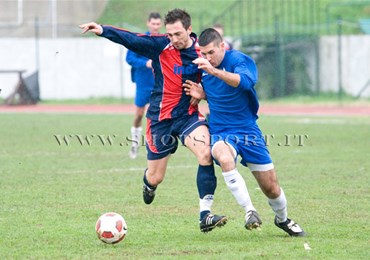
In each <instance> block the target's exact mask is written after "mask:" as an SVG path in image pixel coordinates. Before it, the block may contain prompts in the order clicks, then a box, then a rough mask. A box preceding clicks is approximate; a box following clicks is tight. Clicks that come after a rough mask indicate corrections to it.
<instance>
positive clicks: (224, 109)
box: [202, 50, 259, 134]
mask: <svg viewBox="0 0 370 260" xmlns="http://www.w3.org/2000/svg"><path fill="white" fill-rule="evenodd" d="M217 68H218V69H220V70H225V71H228V72H231V73H236V74H239V75H240V84H239V86H237V87H236V88H235V87H232V86H230V85H228V84H227V83H225V82H224V81H223V80H221V79H219V78H217V77H215V76H212V75H208V74H207V73H206V72H203V77H202V79H203V88H204V91H205V93H206V95H207V101H208V106H209V110H210V115H209V126H210V132H211V134H217V133H219V132H224V131H228V130H233V131H237V129H245V127H248V126H251V125H253V124H255V123H256V120H257V119H258V116H257V111H258V107H259V103H258V98H257V94H256V91H255V89H254V85H255V84H256V82H257V79H258V73H257V67H256V64H255V63H254V61H253V60H252V58H250V57H249V56H247V55H245V54H244V53H242V52H240V51H237V50H230V51H226V52H225V57H224V59H223V61H222V62H221V64H220V65H219V66H218V67H217Z"/></svg>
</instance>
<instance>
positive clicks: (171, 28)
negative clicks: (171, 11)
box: [166, 21, 193, 50]
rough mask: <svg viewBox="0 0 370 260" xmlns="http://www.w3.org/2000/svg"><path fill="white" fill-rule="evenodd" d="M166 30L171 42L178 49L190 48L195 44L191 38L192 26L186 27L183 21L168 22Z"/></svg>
mask: <svg viewBox="0 0 370 260" xmlns="http://www.w3.org/2000/svg"><path fill="white" fill-rule="evenodd" d="M166 32H167V34H168V38H169V39H170V41H171V43H172V44H173V46H174V47H175V48H176V49H178V50H182V49H186V48H189V47H191V45H192V44H193V41H192V40H191V38H190V33H191V26H190V27H189V29H185V28H184V26H183V24H182V22H181V21H176V22H175V23H173V24H166Z"/></svg>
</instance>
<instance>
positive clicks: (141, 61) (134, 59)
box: [126, 50, 149, 69]
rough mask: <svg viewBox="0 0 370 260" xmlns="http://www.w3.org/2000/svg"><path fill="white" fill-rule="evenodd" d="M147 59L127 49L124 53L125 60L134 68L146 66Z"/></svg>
mask: <svg viewBox="0 0 370 260" xmlns="http://www.w3.org/2000/svg"><path fill="white" fill-rule="evenodd" d="M148 60H149V59H148V58H146V57H144V56H141V55H138V54H136V53H135V52H133V51H130V50H128V51H127V54H126V62H127V63H128V64H129V65H131V67H133V68H135V69H139V68H146V63H147V61H148Z"/></svg>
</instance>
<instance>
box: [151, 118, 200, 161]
mask: <svg viewBox="0 0 370 260" xmlns="http://www.w3.org/2000/svg"><path fill="white" fill-rule="evenodd" d="M201 125H207V121H206V120H205V118H204V117H203V116H202V115H201V114H200V113H199V112H194V113H193V114H191V115H186V116H183V117H179V118H173V119H165V120H162V121H152V120H150V119H147V125H146V150H147V152H148V153H147V158H148V160H158V159H161V158H164V157H166V156H167V155H169V154H173V153H175V152H176V150H177V146H178V138H179V139H180V140H181V142H182V144H183V145H184V142H185V138H186V137H187V136H188V135H189V134H190V133H191V132H192V131H193V130H194V129H195V128H197V127H198V126H201Z"/></svg>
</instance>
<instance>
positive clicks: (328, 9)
mask: <svg viewBox="0 0 370 260" xmlns="http://www.w3.org/2000/svg"><path fill="white" fill-rule="evenodd" d="M294 4H295V5H297V4H298V6H297V7H293V6H294ZM174 8H181V9H185V10H187V11H188V12H189V13H190V14H191V16H192V21H193V22H192V23H193V30H194V31H195V32H197V33H199V32H200V31H201V30H202V29H204V28H205V27H208V26H212V24H213V22H214V21H217V22H221V23H223V24H224V25H225V31H226V34H227V35H232V36H234V37H235V36H240V35H244V34H247V35H248V34H249V35H250V34H252V35H255V34H265V33H266V32H267V31H270V30H273V28H274V26H275V22H276V20H275V19H276V17H279V20H280V22H281V26H282V27H283V26H284V24H285V25H286V24H289V23H292V21H294V22H293V24H292V25H295V26H298V27H301V28H302V30H303V31H305V30H307V28H310V27H318V29H319V32H320V34H328V33H330V34H332V33H334V34H335V33H336V30H337V24H336V21H337V19H338V17H339V16H341V17H342V19H344V20H345V21H346V23H345V24H344V28H343V32H344V33H360V29H359V27H358V24H357V22H358V20H359V19H361V18H368V17H369V14H370V1H362V0H355V1H348V0H314V1H305V0H300V1H297V0H295V1H290V0H279V1H278V0H242V1H241V0H240V1H238V0H207V1H205V2H202V3H200V2H199V1H197V0H175V1H170V0H158V1H155V0H146V1H136V0H109V1H108V3H107V6H106V9H105V10H104V12H103V14H102V16H101V17H100V18H99V22H100V23H103V24H112V25H116V26H122V27H125V28H127V29H130V30H135V31H138V30H140V31H145V30H146V26H145V21H146V19H147V17H148V14H149V13H150V12H152V11H157V12H160V13H161V14H162V16H164V15H165V14H166V13H167V12H168V11H169V10H172V9H174ZM307 10H312V11H314V14H312V13H311V12H307ZM240 14H241V15H242V16H241V17H240V16H239V15H240ZM252 16H256V17H257V19H252V18H251V17H252ZM283 17H284V18H283ZM313 17H315V18H317V24H315V25H313V24H311V21H312V18H313ZM239 19H241V20H244V22H245V23H244V24H243V25H242V26H241V24H240V23H239V21H237V20H239Z"/></svg>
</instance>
